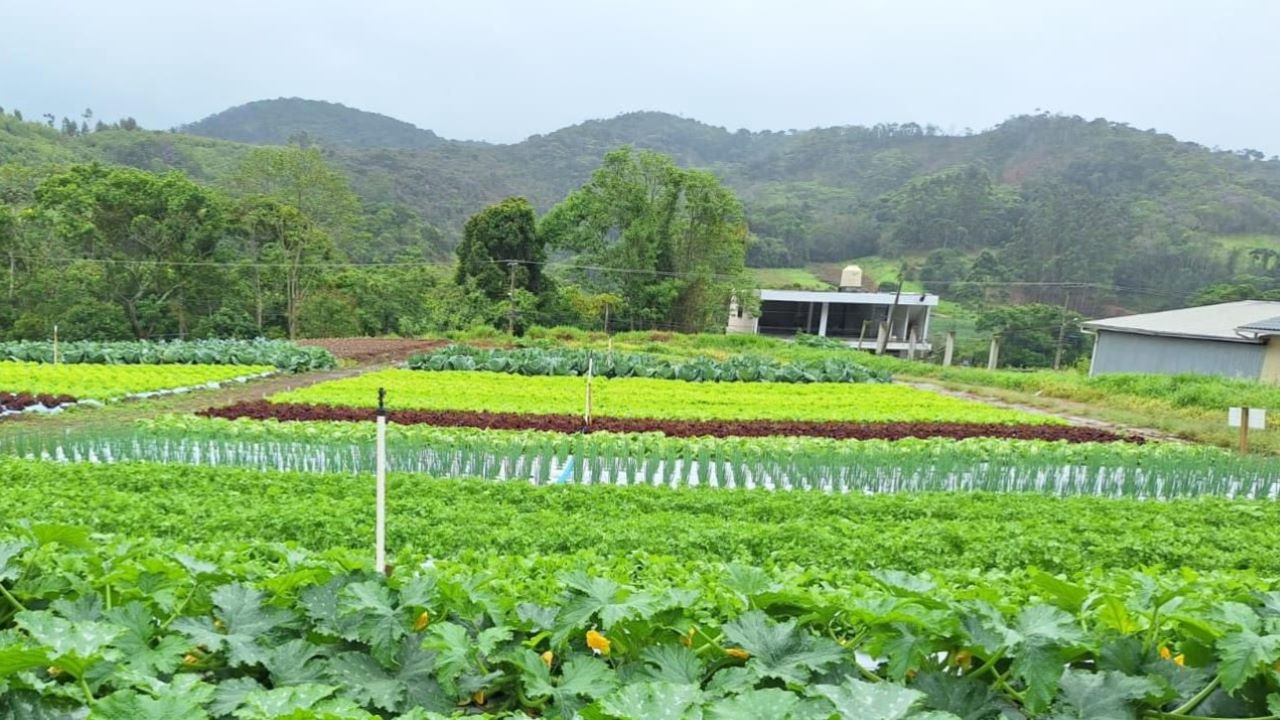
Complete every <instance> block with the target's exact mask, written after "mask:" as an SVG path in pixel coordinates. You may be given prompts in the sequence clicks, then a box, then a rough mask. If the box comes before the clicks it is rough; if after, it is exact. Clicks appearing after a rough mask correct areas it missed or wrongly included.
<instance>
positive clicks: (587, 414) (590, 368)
mask: <svg viewBox="0 0 1280 720" xmlns="http://www.w3.org/2000/svg"><path fill="white" fill-rule="evenodd" d="M595 367H596V360H595V358H593V357H589V356H588V357H587V404H586V407H585V409H584V411H583V413H582V421H583V423H584V424H585V425H586V426H587V427H591V376H592V375H593V373H594V371H595Z"/></svg>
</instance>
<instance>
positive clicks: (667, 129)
mask: <svg viewBox="0 0 1280 720" xmlns="http://www.w3.org/2000/svg"><path fill="white" fill-rule="evenodd" d="M196 132H198V133H201V134H204V135H211V136H218V137H221V138H228V139H235V140H240V141H252V142H272V143H281V142H285V141H286V140H287V139H288V138H290V137H294V138H297V137H298V136H300V135H305V137H303V138H302V140H303V142H307V143H313V144H318V145H320V146H321V147H323V148H324V149H325V151H326V153H327V154H328V156H329V158H330V160H331V161H332V162H334V163H335V164H336V165H338V166H339V167H341V168H342V169H343V170H344V171H345V172H346V173H347V175H348V176H349V178H350V179H351V182H352V186H353V188H354V189H355V190H356V192H357V193H358V194H359V195H360V196H361V197H362V198H363V199H364V200H365V201H366V202H371V203H381V204H384V205H386V206H387V207H404V208H407V209H410V210H412V211H413V212H414V213H415V214H416V216H417V217H418V218H420V219H421V221H423V222H425V223H427V224H429V225H431V226H434V227H436V228H438V229H439V230H440V231H441V233H442V235H443V237H444V238H445V242H446V243H449V244H451V243H454V242H456V241H457V239H458V237H459V236H460V233H461V228H462V225H463V223H464V222H465V221H466V219H467V218H468V217H470V216H471V215H473V214H474V213H475V212H477V211H478V210H480V209H482V208H483V207H485V206H487V205H489V204H491V203H494V202H497V201H499V200H501V199H503V198H505V197H508V196H513V195H520V196H525V197H527V198H529V199H530V201H531V202H532V203H533V205H534V207H535V208H536V209H537V210H538V211H540V212H541V211H545V210H547V209H548V208H550V207H551V206H552V205H553V204H555V203H556V202H558V201H560V200H561V199H562V198H564V197H565V196H566V195H567V194H568V193H569V192H570V191H572V190H573V189H574V188H577V187H579V186H580V185H581V184H582V183H583V182H585V181H586V180H587V179H588V178H589V176H590V174H591V172H592V171H593V170H594V169H595V168H596V167H598V166H599V163H600V158H601V157H602V156H603V155H604V154H605V153H606V152H607V151H609V150H611V149H613V148H616V147H618V146H620V145H623V144H630V145H634V146H636V147H640V148H648V149H653V150H657V151H660V152H662V153H666V154H669V155H671V156H672V157H673V158H674V159H675V160H676V162H677V163H678V164H680V165H683V166H691V167H699V168H704V169H708V170H710V171H712V172H714V173H715V174H717V175H719V176H720V177H721V178H723V179H724V181H725V182H726V183H727V184H728V186H729V187H731V188H732V189H733V190H734V191H735V192H736V193H737V194H738V195H739V196H740V197H741V198H742V199H743V201H744V204H745V207H746V212H747V218H748V221H749V225H750V230H751V232H752V240H751V242H752V245H751V249H750V253H749V256H748V260H749V262H751V263H753V264H756V265H767V266H779V265H790V266H799V265H803V264H806V263H810V262H823V261H828V262H841V261H844V260H847V259H849V258H854V257H861V256H867V255H880V256H886V257H893V258H908V259H910V260H911V262H912V263H914V264H915V265H916V266H917V268H916V269H917V270H918V271H920V276H921V277H925V276H929V277H932V278H934V284H935V286H937V287H943V286H945V281H954V280H964V279H968V280H974V279H975V278H979V279H980V280H981V279H985V281H986V282H1000V281H1008V282H1014V281H1017V282H1026V283H1070V282H1079V283H1091V284H1096V285H1101V286H1106V287H1111V288H1114V292H1112V293H1110V296H1109V297H1105V298H1099V299H1097V301H1096V302H1095V303H1094V305H1095V307H1101V306H1102V305H1104V304H1110V305H1116V306H1118V307H1125V308H1134V309H1139V308H1147V307H1152V306H1155V305H1173V304H1180V303H1184V302H1186V301H1187V300H1188V298H1190V297H1191V296H1193V295H1195V294H1197V293H1199V292H1201V291H1202V290H1203V289H1204V288H1205V287H1207V286H1211V285H1215V284H1222V283H1228V282H1233V283H1236V284H1238V285H1244V286H1248V285H1249V284H1250V283H1252V286H1253V287H1264V286H1265V287H1267V288H1269V287H1270V285H1269V284H1268V283H1270V282H1271V281H1272V280H1274V278H1271V277H1270V276H1271V275H1274V274H1275V273H1274V272H1273V270H1274V268H1272V267H1270V266H1269V265H1268V264H1267V263H1266V261H1265V260H1263V261H1262V262H1261V263H1259V262H1257V260H1256V259H1253V258H1251V257H1250V254H1249V253H1250V250H1251V249H1252V246H1251V245H1249V244H1248V243H1247V242H1246V243H1244V244H1241V243H1238V242H1237V243H1234V244H1233V243H1232V242H1223V241H1221V240H1220V239H1219V238H1221V237H1222V236H1234V237H1239V236H1243V235H1248V236H1272V235H1280V161H1277V160H1276V159H1275V158H1272V159H1270V160H1267V159H1264V158H1263V157H1262V155H1261V153H1258V152H1255V151H1240V152H1224V151H1215V150H1211V149H1208V148H1205V147H1203V146H1200V145H1196V144H1194V143H1188V142H1181V141H1179V140H1177V139H1175V138H1173V137H1171V136H1169V135H1164V134H1160V133H1156V132H1154V131H1142V130H1137V129H1134V128H1131V127H1128V126H1126V125H1124V124H1121V123H1114V122H1109V121H1107V120H1102V119H1097V120H1085V119H1083V118H1079V117H1068V116H1060V115H1049V114H1040V115H1029V116H1020V117H1015V118H1012V119H1010V120H1008V121H1006V122H1004V123H1002V124H1000V125H999V126H997V127H995V128H992V129H990V130H987V131H984V132H980V133H976V134H966V135H962V136H956V135H944V134H942V133H940V132H939V131H938V130H937V129H936V128H933V127H931V126H921V125H917V124H915V123H906V124H882V125H876V126H874V127H857V126H847V127H835V128H821V129H814V130H806V131H786V132H769V131H764V132H748V131H745V130H737V131H730V130H727V129H724V128H719V127H713V126H710V125H706V124H703V123H700V122H697V121H694V120H689V119H685V118H679V117H675V116H672V115H668V114H664V113H657V112H638V113H629V114H625V115H621V116H618V117H615V118H611V119H608V120H592V121H588V122H584V123H581V124H579V125H574V126H572V127H568V128H564V129H561V130H557V131H555V132H552V133H548V134H546V135H534V136H532V137H530V138H528V139H526V140H524V141H522V142H519V143H515V144H510V145H492V144H485V143H473V142H458V141H451V140H443V139H440V138H438V137H437V136H435V135H434V134H433V133H430V132H429V131H424V130H418V129H417V128H414V127H413V126H411V125H408V124H404V123H400V122H399V121H395V120H392V119H390V118H385V117H383V116H377V115H373V114H370V113H363V112H360V111H357V110H352V109H350V108H344V107H342V106H340V105H334V104H329V103H314V102H310V101H302V100H273V101H261V102H257V103H250V104H248V105H244V106H241V107H238V108H234V109H232V110H229V111H227V112H225V113H220V114H219V115H215V116H213V117H212V118H208V119H206V120H203V121H201V122H199V123H196V124H194V125H192V126H188V127H187V128H184V130H183V132H171V133H156V132H144V131H127V130H112V129H107V130H104V131H102V132H93V133H88V134H74V135H68V134H66V133H59V132H57V131H55V130H53V129H51V128H42V127H37V126H34V125H32V124H30V123H16V122H14V121H13V120H12V119H11V118H5V120H3V121H0V162H7V161H12V160H17V161H19V162H22V163H24V164H39V163H42V162H46V161H47V162H51V163H65V162H69V161H74V160H85V159H101V160H105V161H109V162H115V163H121V164H126V165H132V166H137V167H142V168H146V169H151V170H157V169H163V168H169V167H173V168H179V169H182V170H184V171H185V172H187V173H188V174H189V175H191V176H192V177H194V178H196V179H198V180H201V181H208V182H214V183H218V182H221V181H222V179H223V178H225V177H226V174H227V173H228V172H229V169H230V168H232V167H234V166H235V164H236V163H237V162H238V161H239V158H240V157H241V156H243V154H244V153H245V152H246V146H245V145H244V144H241V143H239V142H228V141H226V140H219V139H212V138H208V137H196V136H193V135H191V134H188V133H196ZM1263 240H1266V238H1263ZM373 242H375V243H376V240H373ZM984 251H985V256H984ZM979 261H980V262H979ZM920 266H925V267H920ZM1262 280H1266V282H1262ZM1027 287H1031V288H1034V287H1038V286H1037V285H1030V286H1027ZM1126 288H1129V289H1137V290H1140V291H1142V292H1144V293H1146V294H1144V295H1140V296H1139V295H1130V296H1124V295H1125V289H1126ZM1238 292H1246V290H1243V289H1242V290H1239V291H1238ZM1020 293H1021V294H1020V297H1021V298H1023V299H1028V298H1029V299H1052V298H1053V297H1056V295H1052V294H1044V293H1039V294H1037V293H1036V292H1035V291H1034V290H1022V291H1020ZM986 294H987V295H990V293H986ZM1122 296H1123V297H1122Z"/></svg>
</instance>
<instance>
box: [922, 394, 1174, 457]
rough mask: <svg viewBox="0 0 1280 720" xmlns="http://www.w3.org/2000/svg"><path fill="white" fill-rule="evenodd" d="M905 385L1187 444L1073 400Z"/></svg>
mask: <svg viewBox="0 0 1280 720" xmlns="http://www.w3.org/2000/svg"><path fill="white" fill-rule="evenodd" d="M901 382H902V384H904V385H910V386H911V387H914V388H918V389H920V390H927V391H929V392H933V393H938V394H939V395H949V396H951V397H956V398H962V399H964V400H972V401H975V402H980V403H984V404H986V405H991V406H994V407H999V408H1004V409H1006V410H1018V411H1021V412H1026V413H1032V414H1035V415H1049V416H1051V417H1056V418H1061V419H1063V420H1066V421H1067V422H1069V423H1071V424H1072V425H1079V426H1081V427H1090V428H1096V429H1098V430H1107V431H1110V432H1116V433H1123V434H1129V435H1138V436H1141V437H1144V438H1146V439H1148V440H1161V441H1166V442H1169V441H1172V442H1185V440H1184V439H1183V438H1179V437H1177V436H1175V435H1171V434H1169V433H1166V432H1163V431H1161V430H1155V429H1152V428H1144V427H1134V426H1131V425H1123V424H1119V423H1113V422H1107V421H1105V420H1099V419H1097V418H1093V417H1089V416H1088V415H1087V411H1088V407H1089V406H1088V405H1085V404H1084V403H1078V402H1073V401H1071V400H1063V399H1061V398H1045V403H1046V405H1051V406H1052V407H1040V406H1037V405H1031V404H1027V403H1023V402H1015V401H1012V400H1006V399H1003V398H1000V397H997V396H995V395H990V394H986V393H982V392H972V391H969V390H960V389H956V388H950V387H946V386H943V385H938V384H935V383H931V382H924V381H920V380H902V381H901Z"/></svg>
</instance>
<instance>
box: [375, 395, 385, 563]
mask: <svg viewBox="0 0 1280 720" xmlns="http://www.w3.org/2000/svg"><path fill="white" fill-rule="evenodd" d="M386 399H387V390H386V388H378V420H377V422H378V440H377V449H376V451H375V455H376V457H375V460H374V463H375V470H374V475H375V477H376V484H377V491H376V496H377V499H376V503H377V510H376V511H375V516H376V518H375V520H374V554H373V557H374V560H373V564H374V567H375V568H377V570H378V572H380V573H386V572H387V406H386Z"/></svg>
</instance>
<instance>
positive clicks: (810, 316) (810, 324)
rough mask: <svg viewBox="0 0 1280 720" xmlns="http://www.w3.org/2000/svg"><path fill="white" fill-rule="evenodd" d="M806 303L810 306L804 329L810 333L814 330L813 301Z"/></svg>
mask: <svg viewBox="0 0 1280 720" xmlns="http://www.w3.org/2000/svg"><path fill="white" fill-rule="evenodd" d="M806 304H807V305H808V306H809V310H808V312H806V313H805V315H804V331H805V332H806V333H808V332H812V331H813V303H806Z"/></svg>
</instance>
